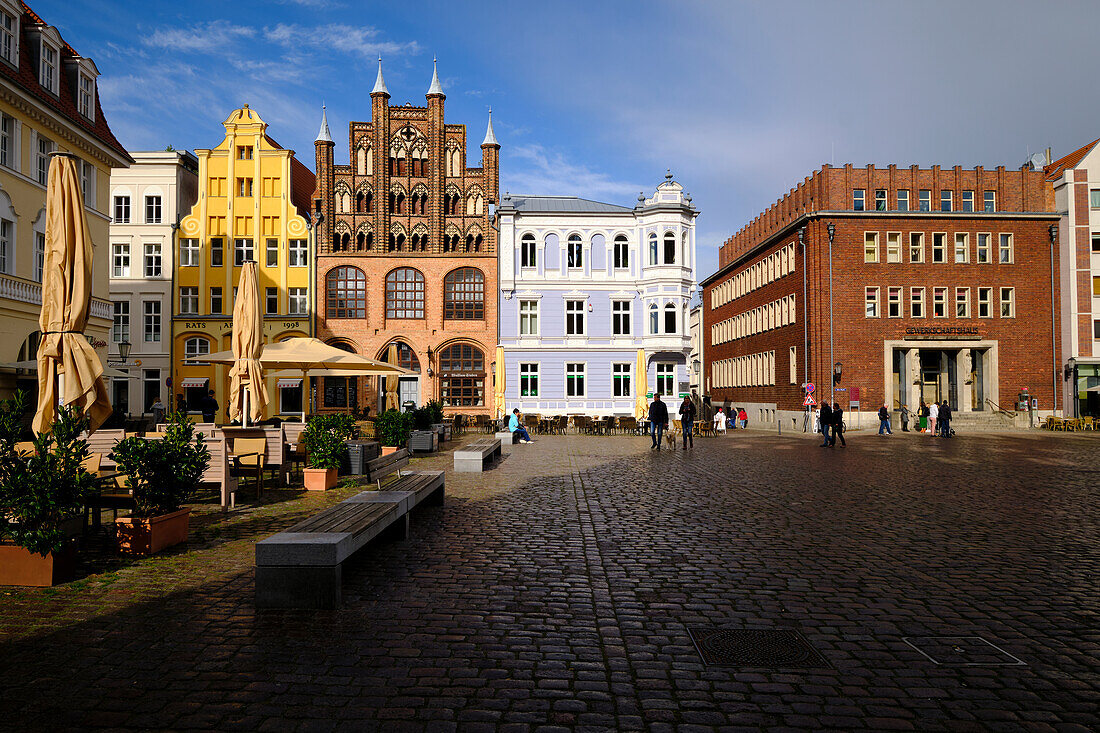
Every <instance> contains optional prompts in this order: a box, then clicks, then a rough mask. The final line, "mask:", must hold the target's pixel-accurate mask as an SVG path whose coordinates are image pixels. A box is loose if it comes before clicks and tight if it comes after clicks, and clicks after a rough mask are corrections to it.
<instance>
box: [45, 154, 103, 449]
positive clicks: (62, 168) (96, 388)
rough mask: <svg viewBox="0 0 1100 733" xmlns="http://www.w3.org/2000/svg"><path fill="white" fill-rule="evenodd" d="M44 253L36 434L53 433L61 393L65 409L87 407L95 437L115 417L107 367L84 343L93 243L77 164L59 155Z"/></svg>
mask: <svg viewBox="0 0 1100 733" xmlns="http://www.w3.org/2000/svg"><path fill="white" fill-rule="evenodd" d="M45 250H46V251H45V266H44V267H43V269H42V314H41V315H40V316H39V318H38V325H39V327H40V328H41V329H42V340H41V342H39V344H38V410H37V411H36V412H35V413H34V421H33V423H32V427H33V428H34V431H35V432H36V433H43V432H48V431H49V430H50V428H51V427H52V426H53V421H54V415H55V409H56V405H57V402H58V396H59V395H58V392H59V391H60V397H61V404H63V405H77V406H79V407H82V408H84V414H85V416H86V417H87V418H88V430H89V432H92V431H95V430H96V428H98V427H99V426H100V425H102V424H103V421H104V420H106V419H107V417H108V416H109V415H110V414H111V402H110V400H109V399H108V398H107V387H106V386H105V385H104V384H103V364H101V363H100V361H99V357H98V356H97V355H96V353H95V351H94V350H93V349H92V347H91V345H90V344H89V343H88V340H87V339H86V338H84V329H85V328H86V327H87V325H88V311H89V309H90V307H91V302H92V239H91V234H90V232H89V231H88V220H87V218H86V216H85V214H84V197H83V195H82V194H81V191H80V177H79V176H78V175H77V171H76V163H75V161H74V159H73V157H72V156H70V155H67V154H56V155H54V156H53V159H52V160H51V161H50V170H49V177H48V178H47V181H46V243H45ZM59 374H61V375H63V377H62V379H61V380H60V381H61V384H60V387H59V385H58V375H59Z"/></svg>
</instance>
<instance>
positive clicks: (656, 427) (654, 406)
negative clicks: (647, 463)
mask: <svg viewBox="0 0 1100 733" xmlns="http://www.w3.org/2000/svg"><path fill="white" fill-rule="evenodd" d="M667 428H668V406H667V405H665V403H664V402H661V395H659V394H655V395H653V402H651V403H650V404H649V434H650V436H651V437H652V438H653V447H652V448H650V450H653V449H656V450H661V437H662V436H663V435H664V433H665V430H666V429H667Z"/></svg>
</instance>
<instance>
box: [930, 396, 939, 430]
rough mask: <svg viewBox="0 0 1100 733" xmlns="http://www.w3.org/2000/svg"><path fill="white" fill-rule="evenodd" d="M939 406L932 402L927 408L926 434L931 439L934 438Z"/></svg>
mask: <svg viewBox="0 0 1100 733" xmlns="http://www.w3.org/2000/svg"><path fill="white" fill-rule="evenodd" d="M939 414H940V406H939V405H937V404H936V403H935V402H933V403H932V404H931V405H929V406H928V433H929V435H931V436H932V437H933V438H935V437H936V418H937V417H939Z"/></svg>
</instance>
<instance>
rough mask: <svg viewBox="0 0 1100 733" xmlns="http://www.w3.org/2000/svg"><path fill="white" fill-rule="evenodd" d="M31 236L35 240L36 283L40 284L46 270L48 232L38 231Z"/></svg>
mask: <svg viewBox="0 0 1100 733" xmlns="http://www.w3.org/2000/svg"><path fill="white" fill-rule="evenodd" d="M31 236H32V237H33V238H34V281H35V282H39V283H40V282H42V274H43V272H44V271H45V269H46V232H40V231H38V230H37V229H36V230H34V231H32V232H31Z"/></svg>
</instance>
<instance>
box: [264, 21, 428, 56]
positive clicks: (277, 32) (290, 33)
mask: <svg viewBox="0 0 1100 733" xmlns="http://www.w3.org/2000/svg"><path fill="white" fill-rule="evenodd" d="M379 34H380V31H379V30H378V29H377V28H371V27H370V26H353V25H346V24H343V23H330V24H328V25H322V26H315V27H308V26H302V25H297V24H288V23H279V24H278V25H275V26H272V27H268V28H264V38H265V39H267V40H268V41H270V42H272V43H278V44H280V45H283V46H287V47H290V48H301V47H303V46H308V47H311V48H319V49H325V50H333V51H338V52H340V53H344V54H348V55H350V56H362V57H364V58H377V57H378V56H397V55H401V54H406V53H417V52H418V51H419V50H420V47H419V45H417V43H416V41H406V42H404V43H400V42H397V41H383V40H379V39H378V36H379Z"/></svg>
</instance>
